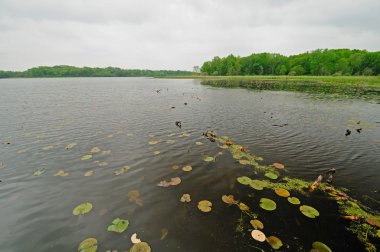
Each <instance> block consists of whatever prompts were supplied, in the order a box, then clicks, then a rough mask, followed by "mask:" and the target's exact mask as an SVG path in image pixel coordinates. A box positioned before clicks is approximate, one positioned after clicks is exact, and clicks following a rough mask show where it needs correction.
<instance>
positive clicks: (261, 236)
mask: <svg viewBox="0 0 380 252" xmlns="http://www.w3.org/2000/svg"><path fill="white" fill-rule="evenodd" d="M251 235H252V238H253V239H255V240H256V241H259V242H264V241H265V238H266V237H265V234H264V233H263V232H261V231H260V230H256V229H255V230H252V232H251Z"/></svg>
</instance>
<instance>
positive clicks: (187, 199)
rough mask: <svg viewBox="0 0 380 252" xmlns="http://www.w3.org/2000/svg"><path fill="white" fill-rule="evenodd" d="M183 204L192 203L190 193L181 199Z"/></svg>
mask: <svg viewBox="0 0 380 252" xmlns="http://www.w3.org/2000/svg"><path fill="white" fill-rule="evenodd" d="M180 201H181V202H184V203H185V202H190V201H191V198H190V194H188V193H185V194H184V195H182V197H181V199H180Z"/></svg>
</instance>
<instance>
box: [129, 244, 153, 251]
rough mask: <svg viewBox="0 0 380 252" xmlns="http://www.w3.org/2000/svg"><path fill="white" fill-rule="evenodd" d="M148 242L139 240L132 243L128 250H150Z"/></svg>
mask: <svg viewBox="0 0 380 252" xmlns="http://www.w3.org/2000/svg"><path fill="white" fill-rule="evenodd" d="M151 251H152V249H151V248H150V246H149V244H148V243H146V242H139V243H136V244H133V246H132V248H130V250H129V252H151Z"/></svg>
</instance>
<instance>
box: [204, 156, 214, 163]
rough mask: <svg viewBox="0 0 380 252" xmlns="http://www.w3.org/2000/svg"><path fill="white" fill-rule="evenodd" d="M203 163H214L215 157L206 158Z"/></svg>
mask: <svg viewBox="0 0 380 252" xmlns="http://www.w3.org/2000/svg"><path fill="white" fill-rule="evenodd" d="M203 161H205V162H212V161H214V158H213V157H210V156H205V157H204V158H203Z"/></svg>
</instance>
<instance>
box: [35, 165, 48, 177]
mask: <svg viewBox="0 0 380 252" xmlns="http://www.w3.org/2000/svg"><path fill="white" fill-rule="evenodd" d="M45 172H46V168H44V167H42V168H38V169H37V170H35V171H34V172H33V176H35V177H38V176H41V175H42V174H44V173H45Z"/></svg>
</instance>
